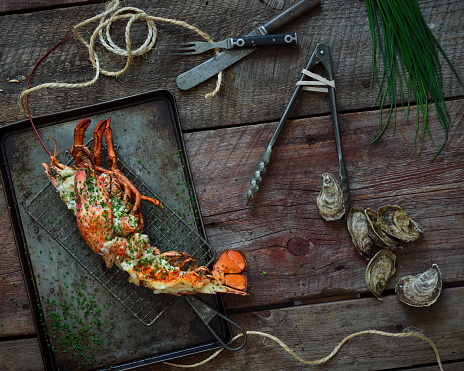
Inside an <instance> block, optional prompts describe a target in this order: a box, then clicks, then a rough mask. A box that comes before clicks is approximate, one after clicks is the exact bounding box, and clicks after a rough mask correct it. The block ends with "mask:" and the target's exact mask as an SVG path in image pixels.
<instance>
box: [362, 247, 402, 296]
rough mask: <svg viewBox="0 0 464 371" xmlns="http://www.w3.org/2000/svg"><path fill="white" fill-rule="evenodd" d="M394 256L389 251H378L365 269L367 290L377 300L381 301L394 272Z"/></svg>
mask: <svg viewBox="0 0 464 371" xmlns="http://www.w3.org/2000/svg"><path fill="white" fill-rule="evenodd" d="M395 263H396V255H395V254H393V253H392V252H391V251H390V250H387V249H383V250H380V251H379V252H378V253H377V254H375V255H374V257H373V258H372V259H371V261H370V262H369V264H368V265H367V268H366V283H367V287H369V290H370V291H371V292H372V293H373V294H374V295H375V296H376V297H377V299H379V300H383V299H382V292H383V290H384V289H385V286H386V285H387V282H388V280H389V279H390V277H391V276H393V275H394V274H395V272H396V268H395Z"/></svg>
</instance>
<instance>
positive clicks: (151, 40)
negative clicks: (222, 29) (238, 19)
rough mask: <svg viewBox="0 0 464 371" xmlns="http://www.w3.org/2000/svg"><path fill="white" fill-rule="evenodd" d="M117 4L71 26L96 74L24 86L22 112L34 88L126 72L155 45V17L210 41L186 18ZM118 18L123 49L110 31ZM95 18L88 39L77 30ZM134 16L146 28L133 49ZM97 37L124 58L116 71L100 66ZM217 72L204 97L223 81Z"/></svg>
mask: <svg viewBox="0 0 464 371" xmlns="http://www.w3.org/2000/svg"><path fill="white" fill-rule="evenodd" d="M118 8H119V0H112V1H110V2H109V3H107V4H106V6H105V11H104V12H102V13H101V14H98V15H96V16H94V17H92V18H89V19H87V20H85V21H83V22H81V23H79V24H77V25H76V26H74V28H73V31H74V35H75V37H76V38H77V39H78V40H79V41H80V42H81V43H82V44H84V45H85V47H86V48H87V49H88V50H89V59H90V62H91V63H92V66H93V67H94V68H95V76H94V77H93V79H91V80H89V81H85V82H81V83H75V84H71V83H63V82H52V83H45V84H41V85H38V86H35V87H33V88H30V89H26V90H24V91H23V92H22V93H21V95H20V98H19V100H20V104H21V109H22V110H23V112H24V113H27V108H26V104H25V102H24V100H25V97H26V96H27V94H30V93H32V92H34V91H37V90H40V89H45V88H85V87H88V86H90V85H92V84H94V83H95V82H96V81H97V80H98V78H99V77H100V74H103V75H106V76H112V77H117V76H121V75H122V74H123V73H125V72H126V71H127V70H128V69H129V67H130V65H131V63H132V60H133V58H134V57H137V56H140V55H144V54H146V53H148V52H149V51H150V50H151V49H153V47H154V46H155V43H156V39H157V37H158V30H157V28H156V24H155V21H159V22H165V23H171V24H175V25H177V26H180V27H184V28H187V29H189V30H191V31H193V32H195V33H197V34H198V35H200V36H201V37H203V38H204V39H205V40H206V41H208V42H213V40H212V39H211V38H210V37H209V36H208V34H206V33H205V32H203V31H201V30H200V29H199V28H197V27H195V26H192V25H190V24H188V23H187V22H184V21H179V20H176V19H169V18H163V17H155V16H151V15H148V14H147V13H145V12H144V11H143V10H141V9H138V8H134V7H124V8H120V9H118ZM107 17H108V18H107ZM120 19H127V24H126V30H125V42H126V48H125V49H122V48H120V47H119V46H118V45H116V44H115V43H114V41H113V39H112V38H111V34H110V29H111V25H112V24H113V22H115V21H117V20H120ZM98 20H100V22H99V25H98V26H97V28H96V29H95V31H94V32H93V34H92V36H91V37H90V41H89V42H87V41H86V40H85V39H84V38H83V37H82V36H81V34H80V33H79V31H78V30H79V29H80V28H82V27H84V26H86V25H88V24H89V23H92V22H95V21H98ZM137 20H143V21H145V22H146V24H147V28H148V32H147V37H146V39H145V41H144V42H143V44H142V45H141V46H140V47H139V48H138V49H136V50H132V42H131V38H130V30H131V27H132V24H133V23H134V22H135V21H137ZM103 29H105V33H103ZM97 37H98V38H99V40H100V42H101V44H102V45H103V46H104V48H105V49H107V50H108V51H109V52H111V53H113V54H116V55H119V56H122V57H125V58H126V64H125V66H124V67H123V68H122V69H120V70H118V71H108V70H105V69H103V68H102V67H101V66H100V62H99V59H98V55H97V53H96V52H95V40H96V39H97ZM214 52H215V53H216V54H218V53H219V50H217V49H214ZM217 76H218V79H217V82H216V87H215V89H214V90H213V91H212V92H210V93H207V94H206V95H205V98H212V97H213V96H215V95H216V94H217V92H218V91H219V89H220V87H221V83H222V72H219V74H218V75H217Z"/></svg>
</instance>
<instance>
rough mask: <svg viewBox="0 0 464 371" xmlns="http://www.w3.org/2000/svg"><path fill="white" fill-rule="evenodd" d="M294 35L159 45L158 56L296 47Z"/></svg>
mask: <svg viewBox="0 0 464 371" xmlns="http://www.w3.org/2000/svg"><path fill="white" fill-rule="evenodd" d="M296 43H297V36H296V33H287V34H277V35H263V36H245V37H240V38H236V39H234V38H228V39H225V40H222V41H219V42H215V43H210V42H204V41H192V42H188V43H183V44H166V45H160V47H161V49H162V50H161V51H160V52H158V54H159V55H194V54H201V53H204V52H206V51H208V50H211V49H215V48H219V49H241V48H254V47H258V46H287V45H296ZM163 49H165V50H163Z"/></svg>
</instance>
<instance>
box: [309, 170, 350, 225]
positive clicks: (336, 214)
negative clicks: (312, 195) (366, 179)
mask: <svg viewBox="0 0 464 371" xmlns="http://www.w3.org/2000/svg"><path fill="white" fill-rule="evenodd" d="M316 203H317V208H318V209H319V213H320V214H321V216H322V217H323V218H324V219H325V220H327V221H331V220H337V219H340V218H341V217H342V216H343V214H344V213H345V205H344V202H343V190H342V186H341V184H340V183H339V182H338V181H337V180H336V179H335V178H334V176H333V175H332V174H329V173H325V174H322V189H321V192H320V193H319V196H317V201H316Z"/></svg>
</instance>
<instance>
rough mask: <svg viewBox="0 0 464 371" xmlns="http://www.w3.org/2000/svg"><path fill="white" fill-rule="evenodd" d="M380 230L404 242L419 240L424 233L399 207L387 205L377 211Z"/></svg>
mask: <svg viewBox="0 0 464 371" xmlns="http://www.w3.org/2000/svg"><path fill="white" fill-rule="evenodd" d="M377 218H378V223H379V226H380V228H382V229H383V230H384V231H385V232H386V233H388V234H389V235H390V236H393V237H395V238H397V239H399V240H401V241H404V242H411V241H414V240H416V239H418V238H419V237H420V236H422V234H423V233H424V232H423V231H422V228H421V227H420V226H419V224H418V223H416V222H415V221H414V220H412V219H411V218H410V217H409V215H408V214H407V213H406V212H405V211H404V210H403V209H402V208H401V207H399V206H396V205H385V206H382V207H380V208H379V210H378V211H377Z"/></svg>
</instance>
